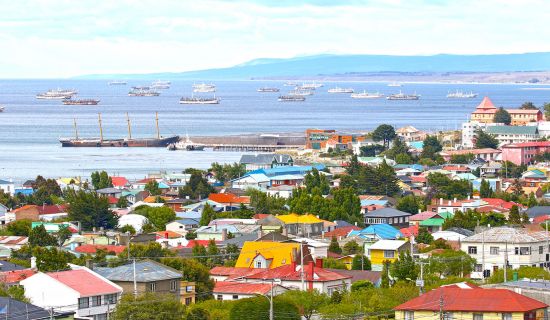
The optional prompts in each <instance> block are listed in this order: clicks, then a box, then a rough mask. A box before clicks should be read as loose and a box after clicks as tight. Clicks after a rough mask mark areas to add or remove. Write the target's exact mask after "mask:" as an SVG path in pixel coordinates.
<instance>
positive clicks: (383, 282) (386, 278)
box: [380, 260, 391, 288]
mask: <svg viewBox="0 0 550 320" xmlns="http://www.w3.org/2000/svg"><path fill="white" fill-rule="evenodd" d="M390 268H391V262H390V261H388V260H385V261H384V262H383V265H382V275H381V276H380V277H381V279H380V288H389V287H390Z"/></svg>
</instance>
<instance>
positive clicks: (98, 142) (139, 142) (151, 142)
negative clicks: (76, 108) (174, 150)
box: [59, 113, 179, 148]
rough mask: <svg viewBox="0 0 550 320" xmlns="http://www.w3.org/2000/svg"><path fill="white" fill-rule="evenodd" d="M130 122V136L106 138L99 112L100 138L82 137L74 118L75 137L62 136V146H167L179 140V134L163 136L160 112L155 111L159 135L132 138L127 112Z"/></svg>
mask: <svg viewBox="0 0 550 320" xmlns="http://www.w3.org/2000/svg"><path fill="white" fill-rule="evenodd" d="M126 119H127V122H128V137H127V138H121V139H104V138H103V128H102V126H101V114H98V123H99V138H81V137H79V136H78V128H77V126H76V119H74V122H73V123H74V131H75V137H74V138H61V139H59V142H61V146H62V147H98V148H100V147H163V148H165V147H167V146H168V145H169V144H172V143H176V142H178V141H179V136H170V137H161V135H160V131H159V125H158V113H155V123H156V127H157V135H156V137H152V138H132V129H131V126H130V118H129V117H128V114H126Z"/></svg>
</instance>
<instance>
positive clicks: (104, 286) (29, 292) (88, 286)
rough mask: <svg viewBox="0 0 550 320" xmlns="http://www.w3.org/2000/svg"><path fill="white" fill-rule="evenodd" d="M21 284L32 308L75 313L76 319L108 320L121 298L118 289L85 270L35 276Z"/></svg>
mask: <svg viewBox="0 0 550 320" xmlns="http://www.w3.org/2000/svg"><path fill="white" fill-rule="evenodd" d="M20 284H21V285H22V286H23V287H24V288H25V296H26V297H27V298H28V299H29V300H30V302H31V303H32V304H34V305H37V306H39V307H41V308H44V309H50V308H55V309H56V310H59V311H70V312H75V319H81V318H83V319H94V320H103V319H107V314H108V313H110V312H112V311H113V309H114V308H115V306H116V304H117V302H118V300H119V298H120V295H121V294H122V288H121V287H120V286H118V285H116V284H115V283H113V282H111V281H109V280H107V279H105V278H103V277H102V276H100V275H98V274H97V273H95V272H93V271H91V270H90V269H88V268H84V267H78V269H75V270H67V271H59V272H49V273H42V272H38V273H36V274H34V275H32V276H30V277H28V278H27V279H25V280H22V281H21V282H20Z"/></svg>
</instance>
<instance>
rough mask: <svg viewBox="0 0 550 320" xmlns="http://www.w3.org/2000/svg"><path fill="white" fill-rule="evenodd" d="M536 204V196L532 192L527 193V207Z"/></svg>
mask: <svg viewBox="0 0 550 320" xmlns="http://www.w3.org/2000/svg"><path fill="white" fill-rule="evenodd" d="M536 205H538V202H537V198H535V194H534V193H533V192H531V193H530V194H529V199H527V206H528V207H529V208H532V207H534V206H536Z"/></svg>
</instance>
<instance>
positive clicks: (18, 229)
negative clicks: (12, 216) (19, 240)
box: [6, 219, 32, 237]
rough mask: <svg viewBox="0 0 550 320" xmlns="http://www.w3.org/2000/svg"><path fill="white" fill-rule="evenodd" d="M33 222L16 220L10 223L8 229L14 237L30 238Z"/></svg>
mask: <svg viewBox="0 0 550 320" xmlns="http://www.w3.org/2000/svg"><path fill="white" fill-rule="evenodd" d="M31 225H32V221H31V220H28V219H22V220H15V221H12V222H10V223H9V224H8V225H7V226H6V229H7V230H8V232H9V233H10V235H13V236H21V237H28V236H29V233H30V232H31Z"/></svg>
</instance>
